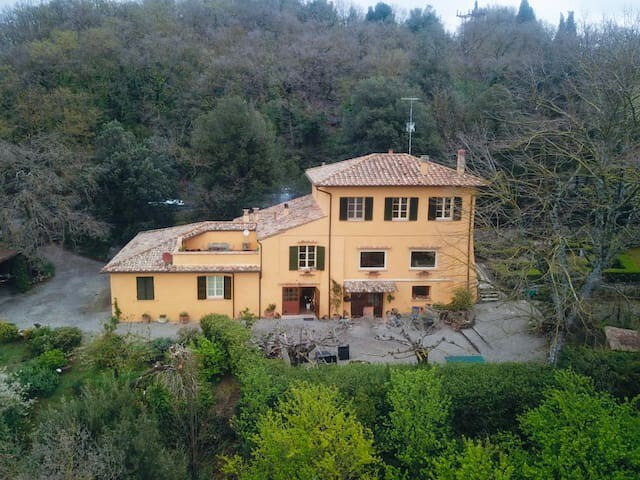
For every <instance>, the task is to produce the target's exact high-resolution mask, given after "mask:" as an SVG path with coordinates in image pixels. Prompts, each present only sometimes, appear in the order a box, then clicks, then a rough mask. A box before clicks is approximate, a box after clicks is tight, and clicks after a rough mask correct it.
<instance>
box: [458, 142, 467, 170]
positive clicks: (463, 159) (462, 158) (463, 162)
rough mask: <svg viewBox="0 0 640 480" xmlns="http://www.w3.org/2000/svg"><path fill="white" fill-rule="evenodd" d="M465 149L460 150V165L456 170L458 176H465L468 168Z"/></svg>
mask: <svg viewBox="0 0 640 480" xmlns="http://www.w3.org/2000/svg"><path fill="white" fill-rule="evenodd" d="M464 154H465V151H464V148H461V149H460V150H458V163H457V168H456V170H457V171H458V175H463V174H464V170H465V168H466V167H467V161H466V160H465V158H464Z"/></svg>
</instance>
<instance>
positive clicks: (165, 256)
mask: <svg viewBox="0 0 640 480" xmlns="http://www.w3.org/2000/svg"><path fill="white" fill-rule="evenodd" d="M162 261H163V262H164V264H165V265H171V264H172V263H173V255H171V254H170V253H169V252H164V253H163V254H162Z"/></svg>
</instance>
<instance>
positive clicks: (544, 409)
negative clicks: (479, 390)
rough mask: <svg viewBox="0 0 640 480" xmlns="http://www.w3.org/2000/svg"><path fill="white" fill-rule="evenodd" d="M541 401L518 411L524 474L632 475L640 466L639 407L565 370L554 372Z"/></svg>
mask: <svg viewBox="0 0 640 480" xmlns="http://www.w3.org/2000/svg"><path fill="white" fill-rule="evenodd" d="M556 385H557V386H556V387H554V388H551V389H548V390H547V391H546V392H545V394H544V400H543V402H542V403H541V404H540V406H538V407H536V408H534V409H532V410H530V411H529V412H527V413H525V414H524V415H523V416H522V417H521V421H520V424H521V428H522V431H523V432H524V433H525V435H526V436H527V443H528V444H529V445H530V446H531V447H530V454H531V456H532V458H531V460H530V461H529V462H527V465H525V468H524V471H523V473H524V474H525V477H526V478H536V479H538V478H540V479H542V478H558V479H560V478H576V479H578V478H594V479H595V478H612V479H635V478H638V473H639V472H640V413H639V412H638V409H637V404H634V403H629V402H624V403H618V402H617V401H616V400H615V399H614V398H613V397H612V396H611V395H609V394H608V393H604V392H598V391H596V390H595V388H594V386H593V381H592V380H591V379H589V378H587V377H583V376H581V375H578V374H576V373H573V372H571V371H569V370H560V371H558V372H557V373H556Z"/></svg>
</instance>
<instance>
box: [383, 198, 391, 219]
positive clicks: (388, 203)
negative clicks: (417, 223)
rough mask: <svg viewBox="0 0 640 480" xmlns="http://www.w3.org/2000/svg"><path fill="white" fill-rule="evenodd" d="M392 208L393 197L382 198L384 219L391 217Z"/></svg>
mask: <svg viewBox="0 0 640 480" xmlns="http://www.w3.org/2000/svg"><path fill="white" fill-rule="evenodd" d="M392 210H393V198H391V197H387V198H385V199H384V219H385V221H389V220H391V218H392Z"/></svg>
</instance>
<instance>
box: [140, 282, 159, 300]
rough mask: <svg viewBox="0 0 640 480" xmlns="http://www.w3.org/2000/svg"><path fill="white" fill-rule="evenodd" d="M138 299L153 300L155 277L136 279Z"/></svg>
mask: <svg viewBox="0 0 640 480" xmlns="http://www.w3.org/2000/svg"><path fill="white" fill-rule="evenodd" d="M136 298H137V299H138V300H153V299H154V298H155V296H154V291H153V277H136Z"/></svg>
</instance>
